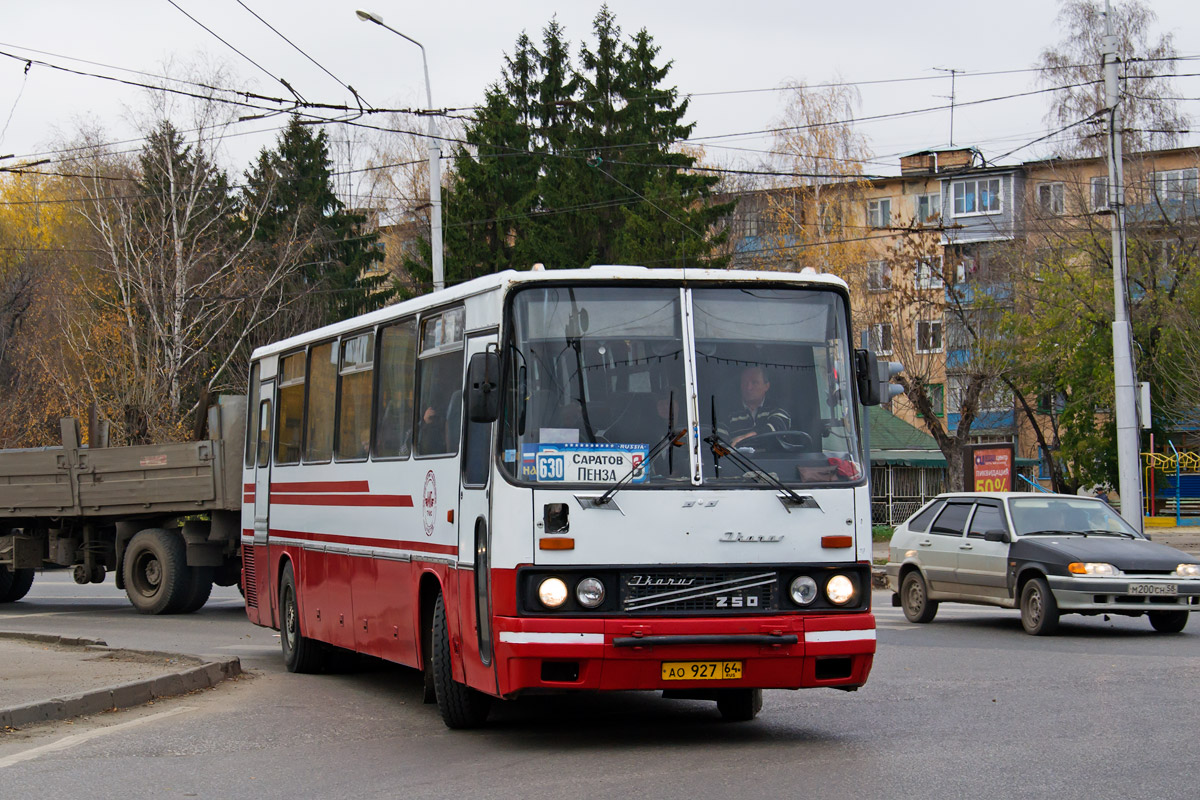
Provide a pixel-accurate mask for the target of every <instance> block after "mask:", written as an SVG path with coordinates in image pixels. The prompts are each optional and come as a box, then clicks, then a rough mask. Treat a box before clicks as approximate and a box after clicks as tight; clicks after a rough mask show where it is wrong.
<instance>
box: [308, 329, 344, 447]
mask: <svg viewBox="0 0 1200 800" xmlns="http://www.w3.org/2000/svg"><path fill="white" fill-rule="evenodd" d="M337 373H338V370H337V351H336V350H335V349H334V342H326V343H325V344H319V345H317V346H316V347H314V348H312V350H310V351H309V354H308V395H307V397H306V398H305V418H306V419H307V420H308V430H307V431H306V433H305V437H304V460H305V461H309V462H312V461H328V460H329V459H330V458H331V457H332V456H333V415H334V409H335V406H336V401H337V377H338V375H337Z"/></svg>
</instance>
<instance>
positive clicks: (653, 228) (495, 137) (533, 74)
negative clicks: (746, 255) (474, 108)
mask: <svg viewBox="0 0 1200 800" xmlns="http://www.w3.org/2000/svg"><path fill="white" fill-rule="evenodd" d="M592 33H593V37H594V44H592V45H591V46H588V45H584V46H582V47H581V48H580V54H579V67H578V68H577V67H576V66H575V65H574V63H573V62H572V59H571V52H570V49H571V48H570V45H569V43H568V41H567V38H566V32H565V30H564V29H563V27H562V26H561V25H559V23H558V22H557V20H551V22H550V23H549V24H548V25H547V26H546V27H545V29H544V30H543V32H542V38H541V44H540V47H535V46H534V45H533V43H532V41H531V40H530V39H529V37H528V36H527V35H525V34H522V35H521V37H520V38H519V39H518V40H517V45H516V48H515V50H514V52H513V55H512V56H511V57H508V58H506V61H505V68H504V70H503V72H502V76H501V79H500V81H498V82H497V83H496V84H494V85H493V86H492V87H491V88H490V89H489V91H488V95H487V98H486V101H485V103H484V106H483V108H482V109H480V112H479V114H478V116H477V118H476V120H475V121H474V122H472V123H471V124H469V125H468V126H467V128H466V137H465V138H466V140H467V142H468V143H469V144H468V145H466V146H461V147H458V148H456V149H455V151H454V154H453V160H454V169H453V171H452V172H451V174H450V186H449V187H448V190H447V192H446V204H445V220H446V222H445V224H446V237H445V238H446V275H447V281H448V282H449V283H453V282H455V281H456V280H464V279H467V278H470V277H475V276H477V275H480V274H485V273H488V272H493V271H497V270H501V269H507V268H517V269H527V268H528V267H529V266H530V265H531V264H533V263H535V262H542V263H544V264H546V266H547V267H549V268H564V267H585V266H589V265H591V264H596V263H635V264H638V263H640V264H646V265H648V266H680V265H697V264H703V265H704V266H710V267H712V266H724V264H725V262H724V260H722V259H719V258H715V257H714V255H713V252H714V248H715V246H716V245H717V244H719V243H720V242H721V241H722V240H723V236H724V234H723V233H722V234H714V233H713V228H712V226H713V224H714V223H715V222H716V221H717V219H719V218H720V217H721V216H723V215H725V214H728V213H729V211H730V210H731V207H730V205H729V204H725V205H721V206H716V205H713V204H712V203H711V202H710V199H709V194H710V192H711V190H712V187H713V185H714V184H715V183H716V179H715V178H713V177H708V176H704V175H700V174H697V173H694V172H690V171H689V170H690V168H691V167H693V166H694V165H695V159H694V158H693V157H691V156H689V155H687V154H686V153H683V152H680V150H679V149H678V145H679V144H680V143H682V142H683V141H685V140H686V139H687V137H688V136H689V135H690V134H691V130H692V125H690V124H686V123H684V122H683V119H684V117H685V116H686V114H687V105H688V104H687V101H686V100H685V101H682V102H681V101H680V100H679V93H678V90H677V89H676V88H674V87H670V86H668V85H667V84H666V80H667V76H668V74H669V72H670V68H671V65H670V62H668V63H666V64H664V65H659V64H657V63H656V59H657V58H658V55H659V48H658V47H657V46H655V45H654V42H653V39H652V37H651V36H650V35H649V34H648V33H647V32H646V31H645V30H642V31H639V32H638V33H637V34H636V35H635V36H633V37H630V38H629V39H627V40H625V39H623V38H622V34H621V29H620V27H619V26H618V25H617V22H616V18H615V17H614V15H613V14H612V13H611V12H610V11H609V10H608V8H607V7H602V8H601V10H600V12H599V13H598V14H597V16H596V18H595V20H594V22H593V26H592ZM424 253H425V255H426V257H427V253H428V249H427V247H426V249H425V251H424ZM406 266H407V267H408V268H409V269H410V270H411V271H412V272H413V273H414V274H415V275H417V276H418V277H419V278H422V279H423V278H424V276H427V275H428V268H427V267H424V266H423V265H421V264H417V263H411V262H410V263H409V264H407V265H406Z"/></svg>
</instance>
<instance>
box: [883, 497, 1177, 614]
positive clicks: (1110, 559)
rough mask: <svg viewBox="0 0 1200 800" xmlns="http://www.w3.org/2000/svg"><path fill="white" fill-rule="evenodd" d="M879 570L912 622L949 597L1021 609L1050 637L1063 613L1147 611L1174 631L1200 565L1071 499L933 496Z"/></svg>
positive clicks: (1097, 504) (899, 534) (899, 532)
mask: <svg viewBox="0 0 1200 800" xmlns="http://www.w3.org/2000/svg"><path fill="white" fill-rule="evenodd" d="M887 574H888V585H889V587H890V588H891V589H892V591H893V592H894V594H893V596H892V603H893V605H897V606H900V607H901V608H902V609H904V616H905V617H907V618H908V620H909V621H910V622H929V621H931V620H932V619H933V618H934V615H935V614H937V609H938V603H941V602H946V601H952V602H957V603H977V604H983V605H993V606H1000V607H1002V608H1019V609H1020V610H1021V625H1022V626H1023V627H1024V629H1025V631H1026V632H1027V633H1031V634H1035V635H1044V634H1050V633H1053V632H1054V631H1055V630H1056V629H1057V627H1058V620H1059V617H1060V615H1062V614H1122V615H1126V616H1132V617H1137V616H1141V615H1143V614H1145V615H1147V616H1148V617H1149V618H1150V624H1151V626H1153V627H1154V629H1155V630H1157V631H1161V632H1163V633H1178V632H1180V631H1182V630H1183V629H1184V627H1185V626H1186V625H1187V621H1188V616H1189V614H1190V612H1192V611H1200V559H1197V558H1196V557H1194V556H1191V555H1188V554H1187V553H1184V552H1182V551H1180V550H1176V549H1175V548H1173V547H1167V546H1166V545H1163V544H1158V543H1156V542H1152V541H1150V539H1149V538H1148V537H1146V536H1143V535H1142V534H1140V533H1137V532H1136V531H1134V530H1133V529H1132V528H1131V527H1129V525H1128V524H1126V522H1125V520H1123V519H1122V518H1121V517H1120V515H1118V514H1117V513H1116V512H1115V511H1113V510H1112V508H1110V507H1109V506H1108V504H1107V503H1104V502H1102V501H1100V500H1096V499H1094V498H1088V497H1076V496H1074V495H1062V494H1029V493H1023V492H991V493H978V492H961V493H947V494H942V495H939V496H938V497H936V498H935V499H933V500H931V501H930V502H929V503H927V504H926V505H925V506H924V507H922V508H921V509H920V510H919V511H917V513H915V514H913V515H912V516H911V517H910V518H909V519H908V520H907V521H905V522H904V523H903V524H902V525H899V526H897V528H896V530H895V532H894V533H893V534H892V541H891V544H890V546H889V559H888V564H887Z"/></svg>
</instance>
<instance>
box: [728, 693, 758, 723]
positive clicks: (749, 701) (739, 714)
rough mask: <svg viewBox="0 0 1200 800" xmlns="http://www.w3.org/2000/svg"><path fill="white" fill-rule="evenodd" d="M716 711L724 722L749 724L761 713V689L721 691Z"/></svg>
mask: <svg viewBox="0 0 1200 800" xmlns="http://www.w3.org/2000/svg"><path fill="white" fill-rule="evenodd" d="M717 711H719V712H721V719H723V720H725V721H726V722H749V721H750V720H752V719H754V718H755V717H757V716H758V712H760V711H762V689H722V690H721V692H720V694H718V695H717Z"/></svg>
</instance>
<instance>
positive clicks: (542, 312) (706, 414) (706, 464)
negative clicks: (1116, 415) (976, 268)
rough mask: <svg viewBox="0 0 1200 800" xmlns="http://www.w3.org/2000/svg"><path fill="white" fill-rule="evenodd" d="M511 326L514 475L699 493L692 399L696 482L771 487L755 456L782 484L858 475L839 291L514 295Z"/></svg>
mask: <svg viewBox="0 0 1200 800" xmlns="http://www.w3.org/2000/svg"><path fill="white" fill-rule="evenodd" d="M688 302H690V304H691V316H690V317H688V316H686V315H685V313H684V309H685V303H688ZM685 326H687V329H686V330H685ZM511 331H512V336H511V338H510V340H509V343H508V345H507V352H506V358H507V360H508V370H507V374H508V383H507V392H506V402H505V411H504V417H503V431H502V437H503V447H502V454H503V462H504V468H505V470H506V471H507V472H508V473H509V475H510V476H511V477H513V478H514V479H516V480H519V481H527V482H535V483H538V484H543V483H556V484H588V485H592V486H596V485H603V484H610V483H612V482H615V481H618V480H620V479H621V478H623V477H625V476H626V475H627V474H628V473H632V475H631V477H630V480H629V485H630V486H631V487H638V486H647V485H649V486H655V485H658V486H669V485H690V484H691V483H692V474H691V462H690V460H689V458H690V457H689V446H688V445H689V444H690V442H689V440H688V432H689V430H690V429H689V425H688V413H689V402H690V398H691V396H692V395H693V394H695V396H696V397H697V398H698V400H699V402H698V405H697V406H696V407H695V408H694V409H693V411H692V413H693V414H698V415H699V418H698V419H697V420H696V421H697V422H698V424H699V426H698V433H699V436H700V438H701V439H703V440H704V441H703V443H701V445H700V448H699V453H700V460H701V464H700V466H701V478H700V480H702V482H703V483H706V484H709V483H712V484H719V485H747V486H749V485H758V486H766V485H767V484H765V483H764V482H763V481H762V479H761V476H760V475H756V474H755V472H756V471H755V469H753V468H748V467H747V466H746V463H745V462H746V460H747V459H748V460H750V461H751V462H752V463H753V465H754V466H756V467H758V469H760V470H762V471H764V472H767V473H769V474H770V475H771V476H772V477H774V478H775V479H776V480H778V481H780V482H783V483H785V484H788V485H808V484H821V483H845V482H857V481H858V480H860V479H861V478H862V477H863V467H862V463H863V462H862V459H861V456H860V449H859V437H858V434H857V430H856V427H855V422H854V415H853V411H852V407H851V404H850V403H851V397H852V395H851V391H850V386H849V380H850V378H851V376H852V374H853V372H852V369H851V363H850V350H849V345H848V341H847V333H848V328H847V320H846V318H845V312H844V304H843V302H842V301H841V299H840V298H839V296H838V295H837V294H835V293H833V292H829V291H817V290H811V289H766V288H757V287H756V288H749V289H739V288H732V289H719V288H714V289H694V290H691V289H689V290H682V289H680V288H678V287H662V286H653V287H646V286H640V287H631V286H594V285H593V286H586V285H585V286H573V287H561V286H559V287H540V286H535V287H530V288H526V289H523V290H521V291H520V292H519V293H518V294H517V295H516V296H515V297H514V298H513V301H512V326H511ZM689 341H694V342H695V349H694V352H687V351H686V349H685V348H686V346H685V342H689ZM688 362H691V363H692V364H694V372H695V375H696V379H695V386H694V387H689V386H688V384H687V375H688V374H689V369H688ZM656 445H658V448H657V451H658V452H655V450H656ZM731 449H732V450H735V451H736V453H734V454H733V455H732V456H731V455H730V453H729V451H730V450H731ZM738 456H742V458H738Z"/></svg>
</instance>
